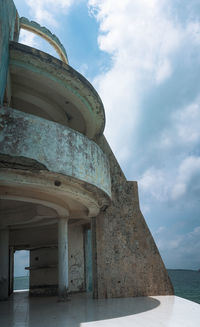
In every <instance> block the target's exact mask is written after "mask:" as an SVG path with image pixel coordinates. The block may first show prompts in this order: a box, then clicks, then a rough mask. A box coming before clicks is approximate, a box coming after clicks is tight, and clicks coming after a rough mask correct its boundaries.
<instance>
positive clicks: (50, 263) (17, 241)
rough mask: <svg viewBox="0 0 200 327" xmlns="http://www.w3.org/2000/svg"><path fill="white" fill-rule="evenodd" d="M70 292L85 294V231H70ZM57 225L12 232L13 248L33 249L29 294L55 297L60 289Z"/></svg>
mask: <svg viewBox="0 0 200 327" xmlns="http://www.w3.org/2000/svg"><path fill="white" fill-rule="evenodd" d="M68 241H69V244H68V257H69V291H70V292H80V291H85V288H86V285H85V263H84V228H83V227H82V225H75V226H73V225H70V224H69V229H68ZM57 242H58V231H57V225H54V226H53V225H52V226H46V228H45V227H40V228H39V227H35V228H27V229H22V230H15V231H14V230H13V231H11V233H10V246H13V247H14V248H15V249H17V248H19V247H20V248H21V249H22V248H23V249H25V248H27V249H30V293H31V294H34V295H42V294H47V295H52V294H56V293H57V286H58V247H57Z"/></svg>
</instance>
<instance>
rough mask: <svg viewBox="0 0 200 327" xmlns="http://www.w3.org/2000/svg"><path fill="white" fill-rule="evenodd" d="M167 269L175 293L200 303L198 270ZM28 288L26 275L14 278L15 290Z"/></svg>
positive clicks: (199, 275) (199, 273)
mask: <svg viewBox="0 0 200 327" xmlns="http://www.w3.org/2000/svg"><path fill="white" fill-rule="evenodd" d="M167 271H168V274H169V277H170V279H171V281H172V284H173V286H174V291H175V295H177V296H180V297H183V298H185V299H188V300H190V301H194V302H197V303H199V304H200V272H198V271H195V270H183V269H168V270H167ZM28 288H29V277H28V276H22V277H15V278H14V289H15V290H23V289H28Z"/></svg>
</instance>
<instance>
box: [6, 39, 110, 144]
mask: <svg viewBox="0 0 200 327" xmlns="http://www.w3.org/2000/svg"><path fill="white" fill-rule="evenodd" d="M9 64H10V73H11V83H12V92H13V93H12V107H14V108H16V109H18V110H21V111H25V112H26V110H27V111H28V110H29V111H28V112H29V113H31V114H35V115H38V116H40V117H43V118H45V119H49V120H52V121H56V122H58V123H60V124H63V125H65V126H68V127H71V128H72V129H75V130H77V131H79V132H81V133H83V134H84V135H86V136H87V137H88V138H90V139H95V137H96V136H98V135H101V134H102V133H103V130H104V126H105V113H104V108H103V104H102V102H101V99H100V97H99V96H98V94H97V92H96V91H95V89H94V88H93V86H92V85H91V84H90V83H89V82H88V81H87V80H86V79H85V78H84V77H83V76H82V75H81V74H79V73H78V72H77V71H76V70H74V69H73V68H72V67H70V66H69V65H67V64H65V63H63V62H62V61H60V60H58V59H56V58H54V57H52V56H50V55H49V54H47V53H44V52H42V51H39V50H36V49H34V48H31V47H28V46H25V45H23V44H20V43H17V42H10V60H9Z"/></svg>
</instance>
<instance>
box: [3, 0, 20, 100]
mask: <svg viewBox="0 0 200 327" xmlns="http://www.w3.org/2000/svg"><path fill="white" fill-rule="evenodd" d="M16 18H17V11H16V8H15V5H14V3H13V1H12V0H1V1H0V63H1V64H0V104H2V103H3V97H4V91H5V87H6V80H7V74H8V55H9V52H8V47H9V40H13V39H14V38H15V39H17V35H15V25H16Z"/></svg>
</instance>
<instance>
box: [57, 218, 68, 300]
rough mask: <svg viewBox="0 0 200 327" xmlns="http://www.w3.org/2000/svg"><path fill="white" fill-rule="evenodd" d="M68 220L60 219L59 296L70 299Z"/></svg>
mask: <svg viewBox="0 0 200 327" xmlns="http://www.w3.org/2000/svg"><path fill="white" fill-rule="evenodd" d="M68 270H69V263H68V218H62V217H61V218H59V219H58V296H59V298H60V299H63V300H66V299H67V298H68V286H69V281H68Z"/></svg>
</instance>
